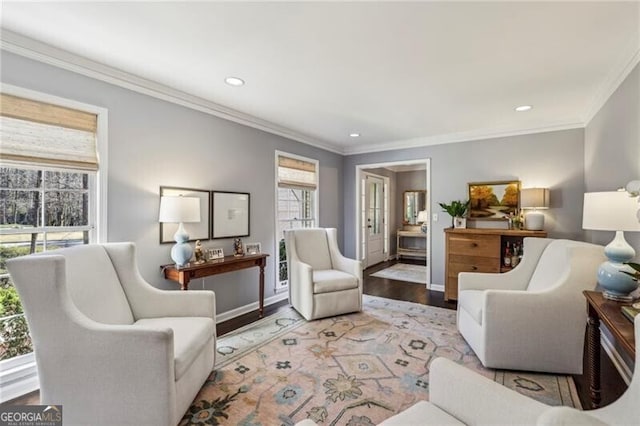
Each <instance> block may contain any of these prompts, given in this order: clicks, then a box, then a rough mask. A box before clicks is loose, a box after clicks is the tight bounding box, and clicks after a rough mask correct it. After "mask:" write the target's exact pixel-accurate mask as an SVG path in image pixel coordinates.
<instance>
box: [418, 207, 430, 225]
mask: <svg viewBox="0 0 640 426" xmlns="http://www.w3.org/2000/svg"><path fill="white" fill-rule="evenodd" d="M427 220H429V216H428V215H427V211H426V210H422V211H419V212H418V219H417V220H416V222H426V221H427Z"/></svg>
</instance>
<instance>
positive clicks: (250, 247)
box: [244, 243, 261, 254]
mask: <svg viewBox="0 0 640 426" xmlns="http://www.w3.org/2000/svg"><path fill="white" fill-rule="evenodd" d="M260 253H261V246H260V243H246V244H245V245H244V254H260Z"/></svg>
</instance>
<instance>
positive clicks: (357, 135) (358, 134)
mask: <svg viewBox="0 0 640 426" xmlns="http://www.w3.org/2000/svg"><path fill="white" fill-rule="evenodd" d="M349 136H351V137H352V138H359V137H360V133H349Z"/></svg>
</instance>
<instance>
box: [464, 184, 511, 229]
mask: <svg viewBox="0 0 640 426" xmlns="http://www.w3.org/2000/svg"><path fill="white" fill-rule="evenodd" d="M468 190H469V192H468V193H469V212H468V218H469V219H473V220H505V216H508V215H509V213H513V214H515V213H516V212H517V211H518V209H519V208H520V181H519V180H503V181H495V182H471V183H469V184H468Z"/></svg>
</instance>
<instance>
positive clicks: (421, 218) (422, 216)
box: [416, 210, 429, 234]
mask: <svg viewBox="0 0 640 426" xmlns="http://www.w3.org/2000/svg"><path fill="white" fill-rule="evenodd" d="M428 220H429V216H428V215H427V211H426V210H421V211H419V212H418V219H417V220H416V222H418V223H421V224H422V225H421V226H420V230H421V231H422V232H424V233H425V234H426V233H427V221H428Z"/></svg>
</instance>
